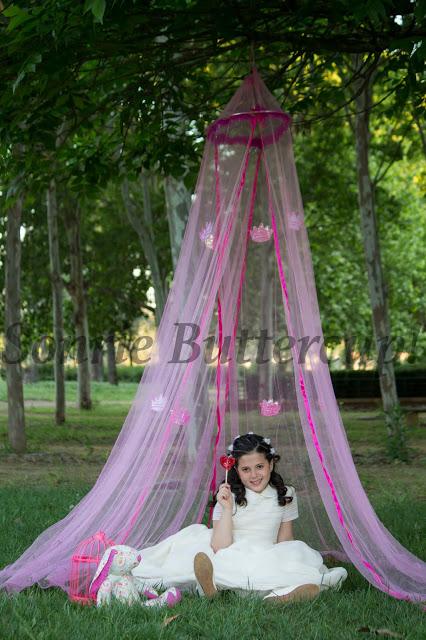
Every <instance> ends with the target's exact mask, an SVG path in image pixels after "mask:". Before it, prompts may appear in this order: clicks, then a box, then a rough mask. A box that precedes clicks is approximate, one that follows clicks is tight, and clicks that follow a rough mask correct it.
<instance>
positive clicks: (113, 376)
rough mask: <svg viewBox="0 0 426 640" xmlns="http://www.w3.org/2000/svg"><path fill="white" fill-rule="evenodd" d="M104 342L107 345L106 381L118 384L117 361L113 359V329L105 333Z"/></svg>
mask: <svg viewBox="0 0 426 640" xmlns="http://www.w3.org/2000/svg"><path fill="white" fill-rule="evenodd" d="M105 342H106V346H107V370H108V382H109V383H110V384H118V373H117V363H116V360H115V334H114V331H109V332H108V333H107V334H106V335H105Z"/></svg>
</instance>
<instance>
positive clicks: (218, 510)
mask: <svg viewBox="0 0 426 640" xmlns="http://www.w3.org/2000/svg"><path fill="white" fill-rule="evenodd" d="M231 495H232V513H234V508H235V497H234V494H233V493H232V494H231ZM222 513H223V507H222V505H221V504H219V502H216V504H215V506H214V509H213V515H212V520H220V519H221V517H222Z"/></svg>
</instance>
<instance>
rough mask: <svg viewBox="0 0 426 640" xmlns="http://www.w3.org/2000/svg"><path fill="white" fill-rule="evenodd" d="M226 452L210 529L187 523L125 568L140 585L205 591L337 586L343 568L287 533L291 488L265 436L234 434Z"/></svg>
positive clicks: (310, 592) (292, 596) (275, 593)
mask: <svg viewBox="0 0 426 640" xmlns="http://www.w3.org/2000/svg"><path fill="white" fill-rule="evenodd" d="M228 453H229V454H232V456H233V457H234V458H235V459H236V464H235V467H234V468H233V469H231V471H230V472H229V474H228V479H229V483H228V484H225V483H223V484H221V486H220V488H219V490H218V492H217V494H216V500H217V502H216V506H215V508H214V511H213V530H211V529H208V528H207V527H206V526H204V525H201V524H194V525H191V526H189V527H186V528H185V529H182V530H181V531H179V532H178V533H176V534H175V535H172V536H170V537H169V538H166V539H165V540H163V541H162V542H160V543H159V544H157V545H155V546H153V547H149V548H147V549H144V550H142V551H141V555H142V561H141V563H140V564H139V565H138V566H137V567H136V568H135V569H133V575H134V576H135V577H136V578H137V579H138V580H139V581H140V582H141V585H143V587H144V588H148V587H150V586H155V585H161V586H163V587H172V586H174V587H180V588H181V589H194V587H196V588H197V590H198V592H199V593H200V594H201V595H206V596H207V597H213V596H214V595H216V593H217V589H234V590H242V591H247V590H250V591H256V592H259V595H262V596H263V598H264V599H267V600H273V601H288V600H299V599H308V598H313V597H315V596H316V595H318V593H319V592H320V590H322V589H326V588H330V587H339V586H340V585H341V583H342V582H343V581H344V580H345V579H346V577H347V572H346V569H344V568H343V567H337V568H334V569H327V567H326V566H325V565H324V564H323V560H322V556H321V555H320V553H319V552H318V551H315V550H314V549H311V547H309V546H308V545H307V544H305V543H304V542H301V541H300V540H294V539H293V530H292V521H293V520H295V519H296V518H297V517H298V510H297V498H296V492H295V490H294V488H293V487H288V486H286V485H285V484H284V481H283V479H282V477H281V476H280V475H279V474H278V473H277V472H276V471H275V469H274V466H275V464H276V463H277V462H278V461H279V460H280V456H279V455H278V454H277V453H276V452H275V449H274V448H273V447H272V446H271V443H270V440H269V438H264V437H263V436H260V435H256V434H254V433H248V434H247V435H244V436H238V437H237V438H236V439H235V440H234V442H233V444H232V445H230V447H228Z"/></svg>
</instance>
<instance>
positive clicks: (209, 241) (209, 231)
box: [199, 222, 214, 249]
mask: <svg viewBox="0 0 426 640" xmlns="http://www.w3.org/2000/svg"><path fill="white" fill-rule="evenodd" d="M199 235H200V240H201V241H202V242H204V244H205V245H206V247H207V249H213V245H214V235H213V223H212V222H208V223H207V224H206V225H205V226H204V227H203V229H202V230H201V231H200V234H199Z"/></svg>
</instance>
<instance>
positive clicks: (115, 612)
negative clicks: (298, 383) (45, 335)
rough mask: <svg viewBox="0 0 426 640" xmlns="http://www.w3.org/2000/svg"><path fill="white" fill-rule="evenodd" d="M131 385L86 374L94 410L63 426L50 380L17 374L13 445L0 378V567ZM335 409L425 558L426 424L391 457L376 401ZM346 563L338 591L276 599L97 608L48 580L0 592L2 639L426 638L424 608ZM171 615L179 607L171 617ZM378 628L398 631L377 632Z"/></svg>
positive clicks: (52, 513) (377, 493) (71, 477)
mask: <svg viewBox="0 0 426 640" xmlns="http://www.w3.org/2000/svg"><path fill="white" fill-rule="evenodd" d="M136 388H137V385H136V384H132V383H123V384H120V385H119V387H118V388H114V389H112V388H111V387H110V386H109V385H107V384H102V383H98V384H95V385H94V394H93V395H94V401H95V402H94V409H93V410H92V411H91V412H81V411H79V410H77V409H76V408H74V407H73V406H69V407H68V409H67V424H66V426H61V427H57V426H55V425H54V422H53V408H52V406H51V401H52V397H53V385H52V383H48V382H42V383H37V384H35V385H26V387H25V398H26V402H27V411H26V419H27V436H28V453H27V454H25V455H24V456H16V455H15V454H13V453H12V452H11V451H10V449H9V447H8V444H7V418H6V405H5V403H4V400H5V389H4V383H1V384H0V504H1V511H0V566H3V565H5V564H7V563H9V562H11V561H13V560H14V559H16V558H17V557H18V556H19V554H20V553H21V552H22V551H23V550H24V549H26V548H27V546H28V545H29V544H30V543H31V542H32V541H33V540H34V538H35V537H36V536H37V534H38V533H40V532H41V531H43V530H44V529H45V528H46V527H47V526H49V525H51V524H53V523H54V522H56V521H57V520H58V519H59V518H62V517H64V516H65V515H66V514H67V513H68V511H69V510H70V509H71V508H72V507H73V506H74V505H75V504H76V503H77V502H78V501H79V499H80V498H81V497H82V496H83V495H84V494H85V493H86V492H87V491H88V490H89V488H90V486H91V485H92V484H93V482H94V480H95V479H96V477H97V475H98V473H99V471H100V469H101V467H102V465H103V463H104V461H105V459H106V457H107V455H108V453H109V451H110V449H111V447H112V445H113V443H114V440H115V438H116V435H117V433H118V432H119V430H120V427H121V425H122V423H123V420H124V418H125V416H126V413H127V410H128V406H129V404H130V402H131V400H132V398H133V397H134V394H135V392H136ZM75 392H76V386H75V383H73V382H69V383H67V399H69V400H71V401H74V400H75ZM2 401H3V402H2ZM343 419H344V423H345V426H346V429H347V433H348V438H349V441H350V444H351V448H352V452H353V456H354V459H355V461H356V464H357V468H358V471H359V474H360V477H361V480H362V482H363V484H364V486H365V488H366V490H367V492H368V494H369V497H370V499H371V501H372V503H373V505H374V507H375V509H376V510H377V512H378V515H379V517H380V518H381V519H382V521H383V522H384V524H385V526H386V527H388V528H389V529H390V531H391V532H392V533H393V534H394V535H395V536H396V537H397V538H398V539H399V540H400V541H401V543H402V544H404V545H405V546H406V547H408V548H409V549H410V550H411V551H412V552H413V553H415V554H417V555H420V556H422V557H424V556H425V555H426V554H425V538H426V536H425V531H424V527H423V529H422V528H421V523H424V522H426V501H425V494H426V491H425V487H426V465H425V461H426V428H425V425H424V424H421V425H420V426H419V427H417V428H415V429H414V428H412V429H410V447H411V450H412V460H411V463H410V464H408V465H406V464H395V463H393V464H392V463H388V462H387V461H386V459H385V457H384V435H383V434H384V425H383V422H382V419H381V418H380V416H379V414H378V413H377V412H370V413H367V412H351V413H349V412H345V413H343ZM348 570H349V578H348V580H347V581H346V582H345V584H344V585H343V588H342V590H341V591H340V592H336V593H323V594H321V597H320V598H318V599H317V600H316V601H314V602H312V603H300V604H293V605H290V606H289V605H287V606H285V607H271V605H266V604H265V603H262V602H261V601H259V600H258V599H256V598H254V597H247V598H241V597H239V596H237V595H236V594H234V593H231V592H224V593H222V594H221V595H220V597H219V598H218V599H217V600H215V601H205V600H204V599H201V598H196V597H193V596H189V595H187V596H185V597H184V599H183V601H182V603H180V604H179V605H178V606H177V607H175V608H174V609H173V610H160V611H157V612H156V611H153V610H151V609H144V608H143V607H132V608H127V607H123V606H120V605H114V606H112V607H111V608H109V609H107V610H99V611H98V610H96V609H95V608H86V607H79V606H77V605H74V604H71V603H70V602H69V601H68V600H67V597H66V595H65V594H64V593H63V592H62V591H60V590H56V589H49V590H47V591H43V590H42V589H40V588H38V587H32V588H31V589H28V590H26V591H25V592H23V593H20V594H16V595H14V596H7V595H5V594H4V593H1V594H0V621H1V622H0V640H3V639H7V640H9V639H11V640H12V639H15V638H16V639H20V638H28V639H33V640H48V639H49V640H50V639H52V640H58V639H62V638H64V639H65V638H72V639H73V640H80V639H81V640H83V639H84V640H86V639H88V638H90V639H93V640H97V639H98V638H99V639H101V638H102V640H110V639H111V640H112V639H114V640H122V639H127V638H128V639H133V638H144V639H145V638H146V639H149V638H164V639H166V638H182V639H184V638H217V639H222V638H223V639H225V638H231V639H233V638H241V639H245V638H247V639H248V640H249V639H250V640H253V639H258V638H259V639H260V638H271V639H272V638H274V639H275V638H279V639H281V638H283V639H287V638H288V639H290V638H291V639H299V638H300V639H301V640H302V639H303V640H305V639H306V640H310V639H318V640H327V639H330V640H331V639H333V640H338V639H342V640H345V639H348V640H349V639H350V640H353V639H355V638H360V640H362V638H370V637H373V636H374V635H376V636H377V635H380V636H382V637H402V638H407V639H411V638H412V639H417V638H418V639H419V640H420V639H423V638H425V637H426V617H425V613H424V612H422V611H421V610H420V609H419V608H418V607H415V606H413V605H411V604H409V603H406V602H400V601H397V600H394V599H392V598H390V597H388V596H386V595H384V594H383V593H381V592H379V591H377V590H376V589H374V587H372V586H370V585H369V584H368V583H367V582H366V581H365V580H364V578H363V577H362V576H361V575H360V574H358V572H357V571H356V570H354V569H353V568H352V567H351V566H349V567H348ZM172 616H177V617H176V618H174V619H172V620H169V619H170V618H171V617H172ZM367 629H368V630H367ZM379 629H381V630H388V631H389V632H393V633H395V634H400V635H398V636H390V635H388V636H386V634H385V632H384V631H383V633H380V634H377V633H375V632H376V631H377V630H379Z"/></svg>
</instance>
